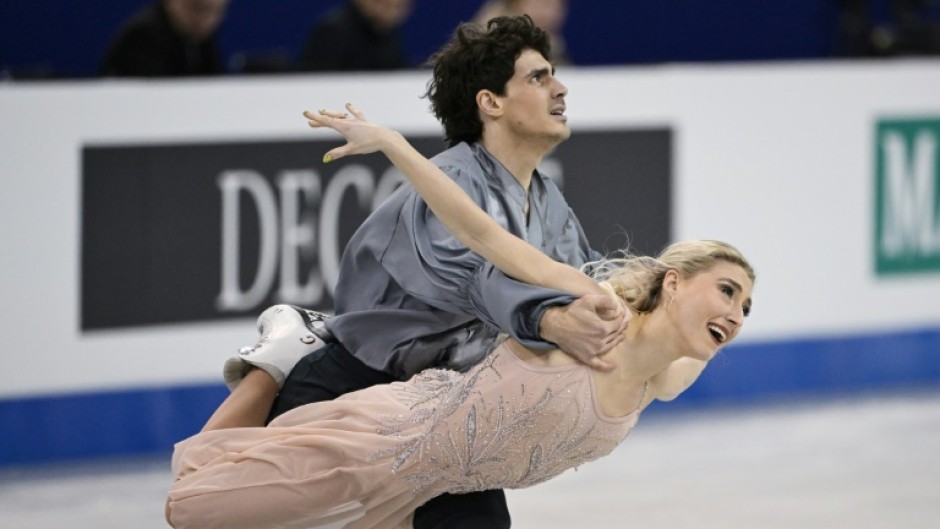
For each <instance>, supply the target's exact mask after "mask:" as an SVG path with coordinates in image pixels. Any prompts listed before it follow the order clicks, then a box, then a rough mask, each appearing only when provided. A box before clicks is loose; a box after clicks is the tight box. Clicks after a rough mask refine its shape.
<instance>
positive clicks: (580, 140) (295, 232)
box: [80, 129, 672, 331]
mask: <svg viewBox="0 0 940 529" xmlns="http://www.w3.org/2000/svg"><path fill="white" fill-rule="evenodd" d="M409 139H410V140H411V142H412V143H413V144H414V145H415V146H416V147H417V148H418V150H420V151H421V152H422V153H424V154H425V155H427V156H431V155H434V154H435V153H437V152H439V151H441V150H442V149H443V148H444V147H445V146H444V144H443V143H442V141H441V140H440V139H439V138H436V137H433V138H432V137H412V138H409ZM339 144H340V142H339V141H338V140H320V141H259V142H227V143H215V144H199V143H191V144H184V145H132V146H122V145H96V146H86V147H84V148H83V150H82V206H81V215H82V219H81V221H82V237H81V260H80V262H81V267H82V269H81V289H82V292H81V326H82V330H86V331H88V330H96V329H109V328H121V327H132V326H141V325H151V324H162V323H180V322H195V321H206V320H216V319H222V318H230V317H245V316H250V315H255V314H258V313H259V312H261V310H263V308H264V307H266V306H268V305H271V304H274V303H285V302H286V303H293V304H298V305H302V306H306V307H310V308H316V309H319V310H323V311H327V312H328V311H330V310H331V308H332V303H333V301H332V297H331V289H332V285H334V284H335V281H336V274H337V271H338V267H339V259H340V257H341V255H342V251H343V248H344V246H345V244H346V241H348V240H349V238H350V237H351V236H352V234H353V232H354V231H355V229H356V228H357V227H358V225H359V224H360V223H361V222H362V221H363V220H364V219H365V217H366V216H367V215H368V214H369V212H370V211H372V210H373V209H374V208H375V206H376V205H377V204H378V203H380V202H381V201H382V199H384V198H385V197H387V196H388V195H389V194H390V193H391V192H392V191H393V190H394V189H395V188H396V187H397V186H398V185H399V184H400V182H401V181H402V177H401V175H400V174H399V173H398V172H397V170H395V169H394V168H393V167H391V166H390V164H389V163H388V161H387V160H386V159H385V158H384V157H383V156H381V155H378V154H375V155H368V156H354V157H350V158H347V159H343V160H339V161H336V162H333V163H331V164H323V163H321V162H320V160H321V158H322V157H323V154H324V153H325V152H326V151H328V150H329V149H331V148H333V147H335V146H337V145H339ZM671 149H672V135H671V132H670V131H669V130H667V129H643V130H626V131H623V130H612V131H591V132H578V133H576V134H574V135H573V136H572V138H571V139H570V140H568V141H567V142H565V143H564V144H562V145H561V146H560V147H559V148H558V149H557V150H556V151H555V152H553V153H552V154H551V155H550V156H549V157H547V159H546V161H545V164H544V165H543V169H544V170H545V171H546V172H547V173H548V174H550V175H551V176H552V177H553V178H556V179H558V180H559V183H560V185H561V186H562V189H563V190H564V192H565V196H566V197H567V199H568V201H569V203H570V205H571V207H572V208H573V209H574V211H575V212H576V213H577V214H578V216H579V218H580V219H581V221H582V224H583V225H584V228H585V232H586V233H587V235H588V238H589V239H590V240H591V243H592V245H594V247H595V248H597V249H598V250H601V251H609V250H615V249H619V248H620V247H622V246H623V244H624V242H625V241H626V240H627V238H629V241H630V244H631V247H632V248H633V249H634V250H636V251H643V252H650V251H657V250H659V249H660V248H661V247H662V246H663V245H664V244H665V243H666V242H667V241H668V240H669V237H670V225H669V224H670V217H671V213H670V207H671V204H670V196H671V189H670V186H671V163H672V154H671Z"/></svg>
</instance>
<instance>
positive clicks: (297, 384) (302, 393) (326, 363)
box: [268, 343, 510, 529]
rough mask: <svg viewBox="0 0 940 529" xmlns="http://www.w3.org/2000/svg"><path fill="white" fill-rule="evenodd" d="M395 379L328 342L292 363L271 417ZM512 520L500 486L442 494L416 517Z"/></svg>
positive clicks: (454, 528) (432, 524) (444, 527)
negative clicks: (497, 487)
mask: <svg viewBox="0 0 940 529" xmlns="http://www.w3.org/2000/svg"><path fill="white" fill-rule="evenodd" d="M394 381H395V378H394V377H392V376H391V375H389V374H387V373H383V372H381V371H376V370H374V369H372V368H370V367H369V366H367V365H365V364H363V363H362V362H361V361H359V359H357V358H356V357H354V356H353V355H352V354H351V353H350V352H349V351H347V350H346V348H345V347H343V346H342V344H338V343H332V344H327V345H326V346H325V347H323V348H322V349H319V350H317V351H314V352H313V353H310V354H309V355H307V356H305V357H304V358H302V359H301V360H300V362H298V363H297V365H296V366H294V369H293V370H292V371H291V372H290V375H288V376H287V380H286V381H285V382H284V388H283V389H282V390H281V393H280V394H279V395H278V396H277V399H275V401H274V406H272V407H271V414H270V415H269V416H268V421H270V420H271V419H273V418H275V417H277V416H278V415H280V414H282V413H284V412H286V411H288V410H291V409H294V408H296V407H297V406H301V405H303V404H309V403H311V402H320V401H324V400H333V399H335V398H336V397H339V396H340V395H343V394H345V393H349V392H350V391H356V390H359V389H363V388H367V387H369V386H374V385H376V384H387V383H389V382H394ZM509 524H510V519H509V509H508V508H507V507H506V495H505V494H504V493H503V491H501V490H487V491H483V492H472V493H469V494H444V495H442V496H438V497H437V498H434V499H432V500H431V501H429V502H427V503H425V504H424V505H422V506H421V507H419V508H418V510H417V511H415V517H414V529H471V528H472V529H500V528H508V527H509Z"/></svg>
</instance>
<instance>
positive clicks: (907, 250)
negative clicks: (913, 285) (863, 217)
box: [873, 119, 940, 275]
mask: <svg viewBox="0 0 940 529" xmlns="http://www.w3.org/2000/svg"><path fill="white" fill-rule="evenodd" d="M874 147H875V208H874V209H875V223H874V224H875V233H874V237H875V240H874V245H873V246H874V249H875V256H874V257H875V271H876V272H877V274H878V275H896V274H909V273H929V272H934V273H936V272H940V217H938V213H940V119H884V120H879V121H878V124H877V129H876V133H875V146H874Z"/></svg>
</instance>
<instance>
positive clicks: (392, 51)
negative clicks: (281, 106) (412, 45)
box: [297, 2, 409, 72]
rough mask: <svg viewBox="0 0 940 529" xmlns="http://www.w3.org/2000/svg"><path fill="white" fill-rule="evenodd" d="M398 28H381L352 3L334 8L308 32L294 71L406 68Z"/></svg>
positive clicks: (406, 62) (406, 64)
mask: <svg viewBox="0 0 940 529" xmlns="http://www.w3.org/2000/svg"><path fill="white" fill-rule="evenodd" d="M408 66H409V64H408V61H407V60H406V59H405V55H404V53H403V52H402V45H401V37H400V35H399V33H398V27H397V26H396V27H381V26H379V25H378V24H375V23H374V22H372V21H371V20H369V19H368V18H367V17H366V16H365V15H364V14H363V13H362V11H360V10H359V8H358V7H357V6H356V5H355V3H354V2H347V3H346V4H344V5H342V6H340V7H337V8H336V9H333V10H332V11H330V12H329V13H327V14H326V15H325V17H324V18H323V20H322V21H320V23H318V24H317V25H316V26H315V27H314V28H313V30H312V31H311V32H310V36H309V38H308V39H307V43H306V46H305V47H304V49H303V51H302V53H301V55H300V58H299V59H298V63H297V69H298V70H301V71H307V72H314V71H369V70H396V69H401V68H407V67H408Z"/></svg>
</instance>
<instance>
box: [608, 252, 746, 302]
mask: <svg viewBox="0 0 940 529" xmlns="http://www.w3.org/2000/svg"><path fill="white" fill-rule="evenodd" d="M718 262H728V263H731V264H736V265H738V266H740V267H741V268H743V269H744V271H745V272H746V273H747V276H748V277H749V278H750V279H751V282H753V281H754V280H755V279H756V274H755V273H754V269H753V268H752V267H751V264H750V263H748V261H747V259H745V258H744V255H743V254H742V253H741V252H740V251H738V249H737V248H735V247H734V246H731V245H730V244H727V243H724V242H721V241H710V240H692V241H680V242H676V243H673V244H670V245H669V246H667V247H666V249H665V250H663V251H662V253H660V254H659V257H649V256H636V255H629V254H626V255H624V256H623V257H618V258H611V259H607V260H605V261H602V262H600V263H594V265H595V266H596V268H595V269H594V271H593V273H592V276H593V277H594V278H595V279H597V280H598V281H606V282H607V283H609V284H610V286H611V287H613V289H614V292H615V293H616V294H617V295H618V296H620V297H621V298H622V299H623V300H624V301H626V302H627V305H629V306H630V308H631V309H633V310H634V311H635V312H637V313H644V312H650V311H651V310H653V309H654V308H656V306H657V305H659V303H660V298H661V297H662V288H663V279H664V278H665V276H666V272H668V271H669V270H675V271H676V272H678V273H679V276H680V277H683V278H689V277H692V276H695V275H696V274H699V273H701V272H704V271H706V270H708V269H709V268H711V267H712V266H714V265H715V264H717V263H718Z"/></svg>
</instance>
